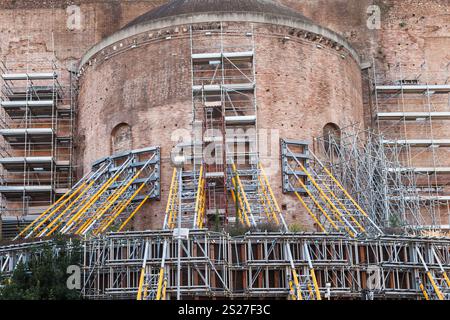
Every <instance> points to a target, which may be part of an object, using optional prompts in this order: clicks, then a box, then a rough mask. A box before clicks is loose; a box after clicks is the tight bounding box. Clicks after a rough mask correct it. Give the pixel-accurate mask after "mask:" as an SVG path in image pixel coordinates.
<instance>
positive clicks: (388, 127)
mask: <svg viewBox="0 0 450 320" xmlns="http://www.w3.org/2000/svg"><path fill="white" fill-rule="evenodd" d="M371 80H372V87H373V98H374V101H373V102H372V105H373V111H372V116H373V120H374V123H375V128H376V129H377V130H378V133H379V134H381V135H383V136H384V139H383V140H382V143H383V144H384V145H386V146H388V147H396V148H397V149H398V161H399V162H400V165H401V166H400V167H399V168H400V169H401V170H403V171H405V172H406V171H408V174H409V175H410V176H411V179H412V180H414V181H415V186H416V189H417V197H418V202H419V206H420V211H421V212H422V213H421V221H420V222H419V221H417V227H418V228H423V229H449V226H450V215H449V210H450V206H449V200H450V188H449V174H450V162H449V161H448V156H447V153H448V150H449V149H448V148H449V147H450V144H449V141H448V139H447V136H448V133H449V132H448V130H447V127H448V120H449V119H450V117H449V116H450V113H449V112H448V111H449V110H450V109H449V108H450V105H449V101H450V99H449V95H450V84H449V80H450V63H447V65H445V66H443V67H442V70H431V69H430V68H429V66H428V65H427V64H426V63H425V62H424V63H423V64H422V65H421V66H420V69H417V70H411V69H408V68H407V67H406V65H405V64H404V63H403V62H402V61H400V60H398V61H397V62H396V63H395V64H394V65H389V66H388V70H387V71H386V72H384V73H383V72H379V70H377V69H376V68H375V63H374V67H373V75H372V79H371ZM414 201H416V200H415V199H414Z"/></svg>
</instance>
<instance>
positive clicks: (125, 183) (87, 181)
mask: <svg viewBox="0 0 450 320" xmlns="http://www.w3.org/2000/svg"><path fill="white" fill-rule="evenodd" d="M159 170H160V150H159V147H148V148H143V149H138V150H133V151H127V152H123V153H120V154H116V155H113V156H111V157H107V158H103V159H100V160H98V161H96V162H95V163H94V164H93V166H92V171H91V172H89V173H87V174H86V175H85V176H84V177H83V178H82V179H81V180H80V181H78V182H77V183H76V184H75V185H74V186H73V187H72V189H71V190H69V191H68V192H67V193H65V194H64V195H63V196H62V197H61V198H60V199H59V200H58V201H56V202H55V203H53V204H52V205H51V206H50V207H48V208H47V209H46V210H45V211H44V212H42V214H41V215H39V217H38V218H37V219H35V220H34V221H33V222H32V223H31V224H30V225H28V226H27V227H26V228H25V229H23V230H22V231H21V232H20V233H19V234H18V235H17V237H16V239H17V238H25V239H27V238H36V237H40V238H41V237H49V236H51V235H54V234H57V233H59V234H65V235H79V236H97V235H99V234H103V233H105V232H107V231H110V230H112V229H113V230H119V231H120V230H122V229H124V228H125V227H126V225H127V224H128V223H129V222H130V221H131V219H132V218H133V217H134V216H135V215H136V213H137V212H138V211H139V210H140V209H141V207H142V206H143V205H144V204H145V203H146V202H147V201H148V200H150V199H159V195H160V186H159V179H160V172H159Z"/></svg>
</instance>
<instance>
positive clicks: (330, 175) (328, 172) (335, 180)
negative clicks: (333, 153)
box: [321, 164, 369, 218]
mask: <svg viewBox="0 0 450 320" xmlns="http://www.w3.org/2000/svg"><path fill="white" fill-rule="evenodd" d="M321 166H322V168H323V170H324V171H325V172H326V174H327V175H328V176H329V177H330V178H331V179H332V180H333V182H334V183H335V184H336V185H337V186H338V187H339V189H341V190H342V192H343V193H344V194H345V196H346V197H347V198H348V199H349V200H350V201H351V202H352V203H353V205H354V206H355V207H356V208H357V209H358V211H360V212H361V213H362V214H363V215H364V216H365V217H367V218H368V217H369V215H368V214H367V213H366V212H365V211H364V210H363V209H362V208H361V207H360V205H359V204H358V203H357V202H356V201H355V200H354V199H353V197H352V196H351V195H350V194H349V193H348V192H347V190H345V188H344V187H343V186H342V184H341V183H340V182H339V181H338V180H337V179H336V178H335V177H334V176H333V174H332V173H331V172H330V171H329V170H328V169H327V168H326V167H325V166H324V165H322V164H321Z"/></svg>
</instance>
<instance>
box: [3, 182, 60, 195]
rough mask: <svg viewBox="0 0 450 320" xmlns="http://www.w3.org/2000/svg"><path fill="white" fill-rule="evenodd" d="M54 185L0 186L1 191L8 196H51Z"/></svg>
mask: <svg viewBox="0 0 450 320" xmlns="http://www.w3.org/2000/svg"><path fill="white" fill-rule="evenodd" d="M52 191H53V188H52V186H50V185H43V186H0V193H1V194H2V195H3V196H4V197H6V198H21V197H23V196H24V195H25V196H29V197H32V198H39V197H46V198H48V197H49V196H50V193H51V192H52Z"/></svg>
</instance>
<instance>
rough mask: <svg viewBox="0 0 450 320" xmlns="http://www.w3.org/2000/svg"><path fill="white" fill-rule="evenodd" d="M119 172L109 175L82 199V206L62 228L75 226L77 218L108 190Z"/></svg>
mask: <svg viewBox="0 0 450 320" xmlns="http://www.w3.org/2000/svg"><path fill="white" fill-rule="evenodd" d="M119 176H120V174H119V172H117V173H116V175H114V176H113V177H110V178H109V179H108V180H107V181H106V182H105V183H104V184H103V185H102V186H101V187H100V189H99V190H97V192H96V193H95V194H94V195H93V196H92V197H91V198H87V199H86V201H83V203H84V204H83V206H82V207H81V209H80V210H79V211H78V212H77V213H76V214H75V215H74V216H73V217H72V218H71V219H70V220H69V221H68V222H67V223H66V224H65V225H64V227H63V228H66V227H67V226H68V227H69V229H68V231H69V230H71V229H73V228H74V227H76V225H77V223H78V220H79V219H80V218H81V217H82V216H83V215H84V213H85V212H86V211H87V210H88V209H89V208H90V207H91V206H92V205H93V204H94V203H95V202H96V201H97V200H98V199H99V198H100V197H101V195H102V194H103V193H105V192H106V190H108V188H109V187H110V186H111V185H112V184H113V183H114V182H115V181H116V180H117V179H118V178H119Z"/></svg>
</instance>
